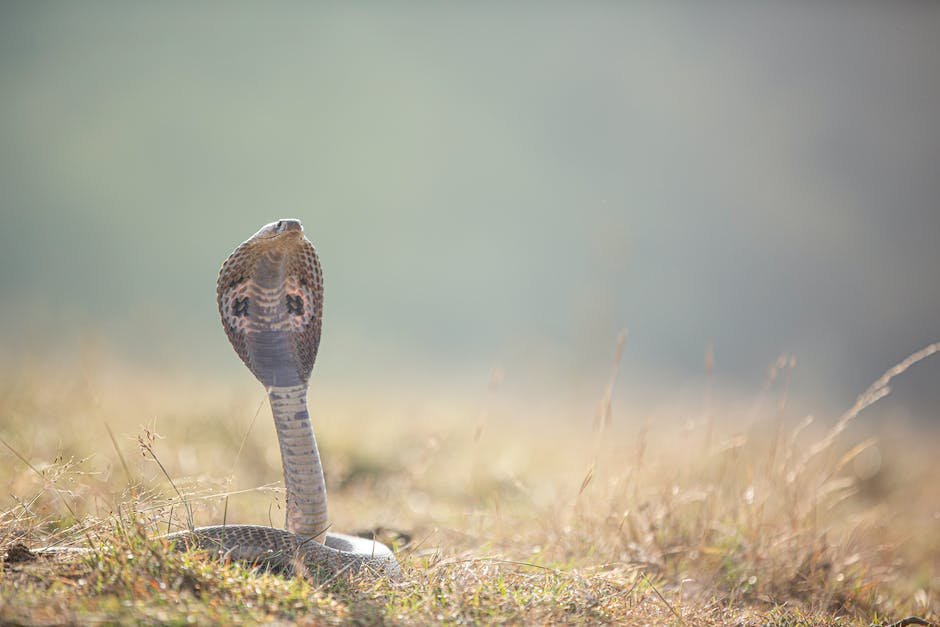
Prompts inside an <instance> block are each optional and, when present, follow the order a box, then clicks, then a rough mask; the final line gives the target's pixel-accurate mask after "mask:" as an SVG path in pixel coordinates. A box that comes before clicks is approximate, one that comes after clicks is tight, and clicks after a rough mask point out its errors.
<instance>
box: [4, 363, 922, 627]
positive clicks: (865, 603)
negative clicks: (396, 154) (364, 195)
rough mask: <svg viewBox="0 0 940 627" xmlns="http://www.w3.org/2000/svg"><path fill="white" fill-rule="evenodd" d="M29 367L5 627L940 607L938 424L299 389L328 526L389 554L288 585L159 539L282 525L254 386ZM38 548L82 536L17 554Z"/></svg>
mask: <svg viewBox="0 0 940 627" xmlns="http://www.w3.org/2000/svg"><path fill="white" fill-rule="evenodd" d="M48 368H49V364H47V363H40V362H37V363H35V364H33V365H32V366H28V365H27V367H21V368H19V369H18V370H17V371H15V372H8V373H6V376H3V377H0V381H3V383H2V387H0V417H2V421H0V438H2V439H3V444H2V445H0V459H2V462H0V482H2V483H3V486H4V497H3V503H4V505H2V515H0V547H2V549H0V551H2V555H3V557H4V560H3V564H2V570H0V623H24V624H40V623H41V624H49V623H57V624H58V623H90V622H117V623H131V624H138V623H158V624H167V623H168V624H183V623H197V624H208V623H230V622H231V623H262V622H284V623H291V622H297V623H313V624H320V623H347V622H358V623H367V624H371V623H404V624H428V623H490V622H499V623H505V622H510V623H525V624H545V623H589V624H597V623H610V624H650V625H660V624H674V625H683V624H684V625H710V624H714V625H729V624H730V625H734V624H738V625H751V624H755V625H765V624H770V625H800V624H810V625H816V624H838V625H868V624H890V623H891V622H894V621H898V620H901V619H903V618H904V617H907V616H918V617H921V618H923V619H925V620H928V621H933V622H934V623H936V622H937V621H938V619H940V520H938V519H940V486H938V482H937V481H936V478H937V477H940V461H938V460H937V459H936V455H935V452H936V451H937V450H938V444H940V437H938V435H937V434H936V433H934V432H929V431H927V432H925V431H924V430H922V429H921V430H915V429H913V428H905V427H904V426H895V427H894V428H892V430H891V431H890V433H877V434H874V437H872V434H871V433H865V432H862V430H859V429H855V428H854V427H855V425H854V421H855V420H856V416H855V415H851V414H852V413H853V410H850V411H849V412H847V414H846V415H844V416H843V417H842V418H843V420H842V421H841V422H840V420H839V417H838V416H836V417H833V418H832V419H831V420H822V419H819V420H817V421H816V422H815V423H814V424H812V425H807V424H806V422H804V421H803V420H802V419H801V418H799V417H794V416H790V415H788V412H787V410H786V403H785V397H784V394H785V392H784V391H783V389H782V387H781V386H779V385H777V384H776V383H775V382H774V381H773V380H770V381H769V383H770V385H768V390H769V391H765V392H764V394H769V395H771V396H772V397H773V399H772V400H773V402H768V403H763V404H762V406H763V407H765V408H767V407H772V409H765V410H762V411H761V412H760V413H759V414H755V413H753V412H743V413H744V414H745V415H735V414H734V411H733V410H730V409H729V410H727V412H725V411H724V410H722V409H721V408H719V407H717V404H715V405H713V406H712V408H711V410H710V411H708V412H705V411H701V410H699V411H689V412H686V413H682V414H681V415H676V416H656V417H643V416H624V415H623V414H622V413H620V412H618V411H617V410H616V409H614V410H611V406H610V403H611V401H610V399H609V398H607V397H606V396H605V395H604V394H599V395H598V396H599V397H600V398H601V400H600V403H599V406H598V407H593V406H590V407H567V408H560V409H553V410H545V409H544V408H539V409H536V408H534V407H531V406H527V405H526V404H525V403H517V402H513V401H510V400H505V401H503V400H500V399H499V398H498V396H495V395H494V394H493V393H487V394H484V395H482V396H481V397H480V398H473V397H466V396H464V397H461V396H459V395H454V396H446V395H443V396H442V398H431V397H430V396H427V395H425V396H421V395H418V394H415V395H413V396H408V395H407V394H402V393H401V392H400V391H399V392H398V393H397V395H396V393H392V392H391V391H390V390H389V391H375V392H374V393H373V394H372V395H370V396H369V397H363V396H362V394H361V390H332V391H327V390H323V391H321V390H319V389H318V388H317V387H316V385H315V386H314V390H313V393H312V403H313V404H314V409H313V412H312V413H313V415H314V420H315V424H316V429H317V435H318V439H319V443H320V448H321V452H322V455H323V457H324V460H325V465H326V472H327V485H328V490H329V493H330V507H331V519H332V520H333V521H334V525H335V529H336V530H337V531H344V532H363V533H373V532H375V533H377V534H378V535H379V537H380V538H382V539H384V540H386V541H387V542H388V543H389V544H391V545H392V546H394V548H395V550H396V554H397V555H398V557H399V559H400V561H401V563H402V566H403V569H404V579H403V581H401V582H389V581H384V580H376V579H374V578H371V577H369V576H366V575H363V576H361V577H356V578H348V577H339V578H332V579H331V578H324V579H318V578H315V577H308V578H303V577H300V578H288V577H284V576H281V575H278V574H274V573H267V572H263V571H262V570H261V569H258V568H252V567H251V566H246V565H243V564H238V563H225V562H219V561H215V560H212V559H210V558H209V557H208V556H206V555H204V554H200V553H183V552H177V551H173V550H172V547H171V546H170V545H169V544H168V543H167V542H166V541H163V540H161V539H160V538H159V536H160V535H161V534H162V533H165V532H166V531H167V530H168V529H169V530H173V529H179V528H182V527H184V526H185V525H186V524H188V519H189V518H190V516H191V517H192V519H193V522H194V523H195V524H197V525H198V524H213V523H218V522H220V521H222V520H226V521H228V522H251V523H258V524H266V523H270V524H274V525H278V526H280V525H281V524H282V522H283V510H282V506H283V494H282V492H281V489H280V488H281V486H280V482H279V481H280V477H279V471H280V468H279V459H278V457H277V446H276V442H275V439H274V433H273V428H272V426H271V421H270V416H269V410H268V408H267V406H266V405H264V403H263V401H264V396H263V393H262V392H261V391H260V389H255V388H254V387H253V386H251V385H248V384H246V385H243V386H239V385H233V384H232V383H231V382H225V381H215V382H213V381H205V380H200V381H199V382H198V383H197V382H196V381H194V380H193V378H192V377H183V376H175V377H174V376H172V375H167V374H166V373H159V372H152V371H144V370H141V369H139V368H133V367H127V366H126V365H123V364H122V365H116V364H113V363H92V364H88V363H81V364H78V366H77V367H70V368H69V369H68V370H67V371H65V370H63V372H61V373H59V374H60V375H61V376H60V377H59V378H58V379H57V384H56V385H55V386H50V385H48V383H47V381H48V378H46V377H44V376H40V374H39V373H40V372H43V373H45V372H48ZM76 373H78V374H76ZM494 399H495V400H494ZM863 404H864V403H863ZM259 407H260V409H259ZM857 413H858V412H855V414H857ZM50 544H53V545H72V546H81V547H91V548H93V549H94V550H93V551H90V552H85V553H76V554H56V555H54V556H40V555H36V554H35V553H33V552H31V551H30V549H35V548H37V547H40V546H45V545H50Z"/></svg>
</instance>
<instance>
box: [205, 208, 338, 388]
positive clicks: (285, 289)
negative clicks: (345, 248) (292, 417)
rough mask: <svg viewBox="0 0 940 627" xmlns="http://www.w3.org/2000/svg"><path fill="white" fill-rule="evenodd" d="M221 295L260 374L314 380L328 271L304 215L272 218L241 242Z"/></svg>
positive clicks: (243, 353) (244, 353)
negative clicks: (305, 229) (303, 222)
mask: <svg viewBox="0 0 940 627" xmlns="http://www.w3.org/2000/svg"><path fill="white" fill-rule="evenodd" d="M216 295H217V298H218V305H219V314H220V315H221V317H222V326H223V327H224V328H225V333H226V334H227V335H228V339H229V341H230V342H231V343H232V346H233V347H234V348H235V352H236V353H238V356H239V357H241V359H242V361H243V362H245V365H246V366H248V368H249V370H251V372H252V373H254V375H255V376H256V377H257V378H258V380H260V381H261V382H262V383H263V384H264V385H265V386H266V387H272V386H293V385H300V384H306V383H307V380H308V379H309V378H310V372H311V370H313V364H314V361H315V360H316V357H317V349H318V348H319V345H320V326H321V320H322V314H323V311H322V310H323V275H322V273H321V271H320V261H319V259H318V258H317V252H316V249H315V248H314V247H313V244H311V243H310V241H309V240H307V238H306V237H304V234H303V226H302V225H301V223H300V220H294V219H282V220H278V221H277V222H272V223H270V224H266V225H265V226H263V227H261V229H260V230H259V231H258V232H257V233H255V234H254V235H252V236H251V237H250V238H248V240H246V241H245V242H244V243H242V244H241V245H240V246H239V247H238V248H236V249H235V251H234V252H233V253H232V254H231V255H229V257H228V259H226V260H225V263H223V264H222V269H221V270H220V271H219V281H218V286H217V290H216Z"/></svg>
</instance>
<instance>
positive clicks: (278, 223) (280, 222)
mask: <svg viewBox="0 0 940 627" xmlns="http://www.w3.org/2000/svg"><path fill="white" fill-rule="evenodd" d="M283 225H284V220H278V221H277V227H275V228H277V230H278V231H280V230H281V227H282V226H283Z"/></svg>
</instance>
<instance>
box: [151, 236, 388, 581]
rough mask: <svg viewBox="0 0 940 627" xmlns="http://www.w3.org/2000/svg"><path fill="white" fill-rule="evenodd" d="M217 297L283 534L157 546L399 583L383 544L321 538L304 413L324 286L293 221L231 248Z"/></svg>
mask: <svg viewBox="0 0 940 627" xmlns="http://www.w3.org/2000/svg"><path fill="white" fill-rule="evenodd" d="M217 298H218V305H219V313H220V315H221V316H222V325H223V326H224V327H225V332H226V334H227V335H228V339H229V341H230V342H231V343H232V346H233V347H234V348H235V352H237V353H238V356H239V357H241V359H242V361H243V362H245V365H246V366H248V368H249V370H251V372H252V373H253V374H254V375H255V377H257V378H258V380H259V381H261V383H262V384H263V385H264V386H265V388H266V389H267V392H268V399H269V401H270V403H271V410H272V413H273V415H274V424H275V427H276V430H277V437H278V443H279V444H280V449H281V460H282V463H283V467H284V484H285V487H286V491H287V498H286V501H287V524H286V527H287V528H286V529H274V528H272V527H265V526H260V525H217V526H211V527H198V528H195V529H190V530H186V531H180V532H176V533H172V534H169V535H167V536H164V537H165V538H167V539H170V540H174V541H176V543H177V546H180V547H181V548H185V547H197V548H202V549H208V550H210V551H213V552H217V553H220V554H223V555H226V556H229V557H231V558H232V559H238V560H244V561H249V562H255V563H264V564H267V565H270V566H273V567H275V568H278V569H283V570H286V571H290V572H294V571H296V567H297V566H298V564H302V565H303V567H304V568H306V569H308V570H309V571H313V572H319V573H323V574H327V575H330V574H337V573H341V572H357V571H361V570H368V571H371V572H373V573H375V574H379V575H383V576H388V577H390V578H393V579H397V578H399V577H400V574H401V569H400V567H399V565H398V562H396V561H395V557H394V555H393V554H392V552H391V550H389V548H388V547H386V546H385V545H383V544H381V543H379V542H375V541H373V540H367V539H365V538H360V537H356V536H348V535H344V534H340V533H331V532H328V531H327V528H328V526H329V524H328V520H327V506H326V485H325V483H324V479H323V467H322V465H321V463H320V455H319V452H318V451H317V443H316V440H315V439H314V435H313V428H312V427H311V424H310V415H309V413H308V412H307V382H308V380H309V378H310V372H311V370H312V369H313V363H314V360H315V359H316V356H317V348H318V347H319V344H320V325H321V319H322V317H321V316H322V308H323V277H322V274H321V272H320V263H319V260H318V259H317V253H316V250H315V249H314V247H313V244H311V243H310V242H309V241H308V240H307V238H306V237H304V235H303V226H302V225H301V224H300V221H299V220H278V221H277V222H272V223H271V224H267V225H265V226H264V227H262V228H261V230H259V231H258V232H257V233H255V234H254V235H253V236H251V237H250V238H249V239H248V240H247V241H245V242H244V243H243V244H241V245H240V246H238V248H236V249H235V251H234V252H233V253H232V254H231V255H229V257H228V259H226V260H225V263H223V264H222V269H221V270H220V272H219V280H218V286H217Z"/></svg>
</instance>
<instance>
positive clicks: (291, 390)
mask: <svg viewBox="0 0 940 627" xmlns="http://www.w3.org/2000/svg"><path fill="white" fill-rule="evenodd" d="M268 399H269V400H270V402H271V411H272V413H273V414H274V426H275V428H276V429H277V440H278V443H279V444H280V447H281V461H282V463H283V465H284V486H285V488H286V490H287V523H286V527H287V530H288V531H290V532H291V533H295V534H297V535H299V536H303V537H305V538H313V539H315V540H316V541H318V542H321V543H322V542H323V540H324V537H325V535H326V530H327V527H328V522H327V508H326V482H325V481H324V479H323V466H322V464H321V463H320V453H319V452H318V451H317V441H316V438H315V437H314V435H313V426H312V425H311V424H310V414H309V413H308V412H307V386H306V384H304V385H293V386H281V387H277V386H273V387H269V388H268Z"/></svg>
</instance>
